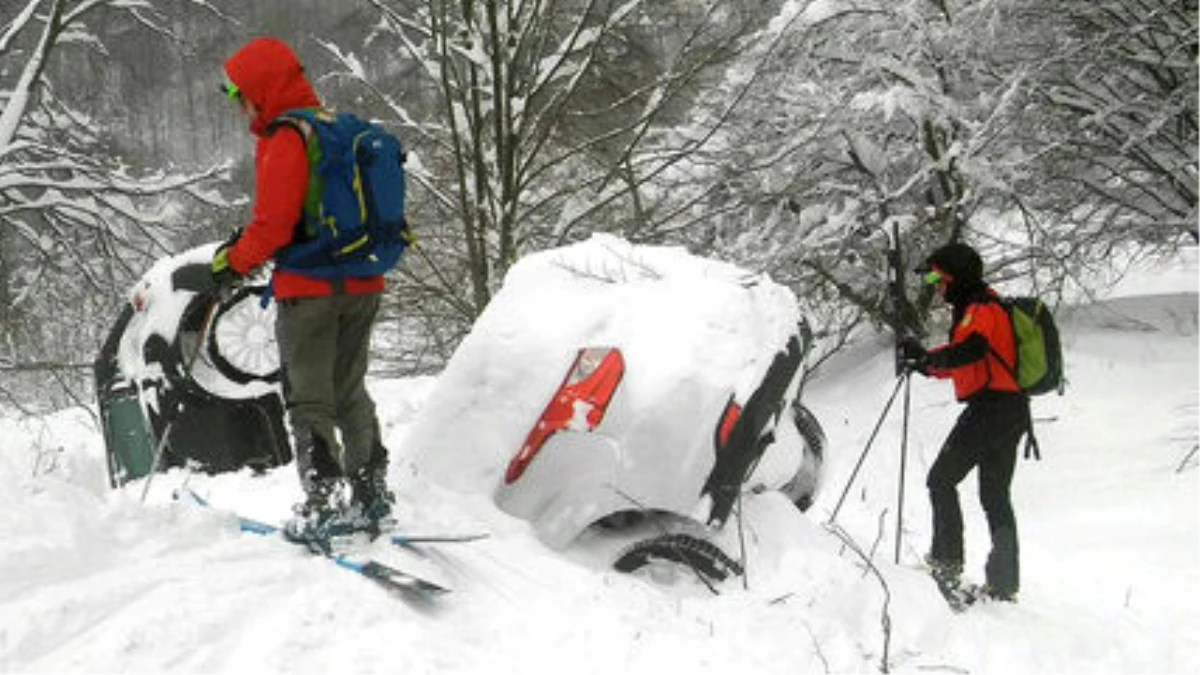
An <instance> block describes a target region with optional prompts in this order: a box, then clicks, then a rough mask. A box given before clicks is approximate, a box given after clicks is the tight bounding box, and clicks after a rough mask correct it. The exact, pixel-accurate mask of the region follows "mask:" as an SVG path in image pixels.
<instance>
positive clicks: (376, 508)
mask: <svg viewBox="0 0 1200 675" xmlns="http://www.w3.org/2000/svg"><path fill="white" fill-rule="evenodd" d="M350 494H351V503H352V505H353V506H352V510H353V511H355V513H356V515H357V522H356V523H355V524H356V526H357V527H358V528H360V529H362V530H365V531H366V532H367V533H368V534H369V535H370V536H371V538H372V539H374V538H375V537H378V536H379V534H380V533H381V532H383V531H384V530H385V529H387V528H388V527H391V526H392V524H394V522H395V521H394V519H393V518H392V505H393V504H395V503H396V495H394V494H393V493H392V491H391V490H389V489H388V485H387V469H386V468H385V467H370V466H365V467H363V468H361V469H359V470H358V471H356V472H355V473H354V475H353V476H351V477H350Z"/></svg>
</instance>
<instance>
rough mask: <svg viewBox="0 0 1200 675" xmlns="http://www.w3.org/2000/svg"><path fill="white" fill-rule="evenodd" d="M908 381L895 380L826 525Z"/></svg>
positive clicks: (902, 377) (840, 502) (830, 520)
mask: <svg viewBox="0 0 1200 675" xmlns="http://www.w3.org/2000/svg"><path fill="white" fill-rule="evenodd" d="M907 379H908V372H907V371H906V372H904V373H903V374H902V375H900V376H899V377H897V378H896V387H895V388H894V389H892V395H891V397H889V398H888V401H887V405H885V406H884V407H883V412H882V413H880V415H879V420H878V421H876V422H875V429H874V430H873V431H871V437H870V438H869V439H867V445H866V447H864V448H863V451H862V454H861V455H859V457H858V463H857V464H855V465H854V471H852V472H850V479H849V480H847V481H846V487H845V488H844V489H843V490H842V496H841V497H838V501H837V505H836V506H834V507H833V513H831V514H830V515H829V520H828V521H826V523H828V524H833V521H834V520H836V519H837V514H838V511H840V510H841V509H842V502H844V501H845V500H846V495H847V494H848V493H849V492H850V486H851V485H853V484H854V479H855V478H856V477H857V476H858V470H859V469H861V468H862V465H863V460H865V459H866V458H867V453H868V452H869V451H870V450H871V445H872V444H873V443H874V442H875V437H876V436H877V435H879V428H880V427H882V426H883V421H884V420H885V419H887V414H888V411H889V410H891V409H892V403H893V402H895V400H896V394H898V393H900V385H901V384H904V382H905V381H906V380H907Z"/></svg>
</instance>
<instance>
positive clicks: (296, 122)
mask: <svg viewBox="0 0 1200 675" xmlns="http://www.w3.org/2000/svg"><path fill="white" fill-rule="evenodd" d="M279 127H289V128H292V129H295V130H296V132H297V133H299V134H300V138H301V140H303V141H304V145H305V146H307V145H308V141H309V140H310V139H311V138H312V135H313V132H314V130H313V128H312V124H309V122H308V120H306V119H303V118H300V117H295V116H292V115H288V114H287V113H284V114H282V115H280V116H279V117H276V118H275V119H273V120H271V123H270V124H268V125H267V132H266V133H267V135H268V136H270V135H271V134H274V133H275V130H276V129H278V128H279Z"/></svg>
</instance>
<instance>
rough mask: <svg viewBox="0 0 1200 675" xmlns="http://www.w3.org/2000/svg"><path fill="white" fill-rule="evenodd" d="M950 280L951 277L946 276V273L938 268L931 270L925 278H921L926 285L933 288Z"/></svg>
mask: <svg viewBox="0 0 1200 675" xmlns="http://www.w3.org/2000/svg"><path fill="white" fill-rule="evenodd" d="M949 278H950V275H948V274H946V273H945V272H943V271H941V270H939V269H937V268H934V269H931V270H929V271H928V272H926V273H925V275H924V276H922V277H921V279H923V280H924V281H925V283H927V284H929V285H930V286H933V285H934V284H939V283H941V282H942V281H943V280H945V279H949Z"/></svg>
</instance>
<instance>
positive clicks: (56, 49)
mask: <svg viewBox="0 0 1200 675" xmlns="http://www.w3.org/2000/svg"><path fill="white" fill-rule="evenodd" d="M196 2H197V4H200V5H203V4H204V3H203V2H202V0H196ZM160 4H161V3H160ZM113 13H123V14H124V15H125V16H127V17H128V18H129V20H131V21H135V22H138V23H140V24H142V25H143V26H144V27H145V29H146V30H152V31H160V32H166V31H167V30H168V29H167V26H168V25H169V23H170V22H169V21H168V17H166V16H165V15H163V14H161V13H160V8H159V7H156V6H155V4H153V3H151V2H147V1H138V0H24V1H23V2H22V3H17V6H14V5H13V4H12V3H9V4H6V5H5V8H4V9H3V10H0V103H2V104H3V112H0V370H4V371H8V372H10V373H15V372H29V371H36V372H39V373H42V374H44V373H47V372H48V373H51V374H54V375H56V376H61V374H63V373H70V374H72V376H80V375H86V374H87V368H88V367H90V359H91V357H92V355H93V354H94V352H95V350H96V348H97V346H98V345H99V343H100V339H101V336H100V332H101V331H103V330H105V329H106V328H107V326H108V324H109V320H108V317H107V312H108V311H109V310H111V308H112V307H113V305H114V303H115V300H116V294H115V293H114V291H116V289H123V288H127V287H128V286H129V284H130V281H131V280H132V279H133V278H135V277H136V275H137V274H140V273H141V272H142V271H143V270H144V269H145V267H146V266H147V263H148V262H149V261H151V260H153V259H155V258H157V257H159V256H161V255H162V254H163V253H164V252H167V251H171V250H174V249H175V248H176V247H177V245H178V243H179V240H178V239H177V238H176V237H177V235H179V234H180V228H181V226H182V225H184V224H185V223H182V222H180V219H179V218H178V217H176V216H177V210H178V208H179V204H180V202H179V201H178V197H179V196H180V195H187V196H188V197H190V198H193V199H200V200H202V201H204V200H209V199H210V198H211V197H210V195H208V194H206V193H205V192H203V190H202V187H203V186H204V184H205V182H206V181H207V180H209V179H211V178H213V177H214V176H216V175H217V174H219V173H220V172H221V171H222V170H223V168H222V167H215V168H213V169H211V170H209V171H204V172H200V173H198V174H187V175H181V174H175V173H170V172H163V171H155V172H146V171H139V170H138V168H137V167H133V166H130V165H129V164H128V163H127V162H126V161H125V160H123V158H122V157H120V156H118V154H117V153H116V152H115V151H114V147H115V146H114V145H113V144H112V143H111V139H110V138H108V137H106V134H105V129H104V126H103V124H102V122H101V121H98V120H97V119H95V118H94V117H92V115H91V114H90V111H89V110H87V109H82V108H80V107H78V106H77V105H76V104H75V103H73V102H72V101H71V99H70V95H69V88H66V87H59V86H57V84H56V82H54V81H53V79H52V78H51V77H50V75H49V73H50V72H51V69H50V66H51V64H52V63H53V61H54V60H55V59H69V58H71V56H72V53H73V52H76V53H75V54H74V55H75V56H76V57H77V58H78V53H77V51H76V50H90V51H91V52H92V53H95V54H100V55H103V54H104V53H105V44H104V38H103V35H100V34H98V33H97V32H96V31H94V30H92V29H91V28H90V25H91V24H90V21H92V20H94V19H98V18H100V17H101V16H102V15H108V16H112V14H113ZM46 317H53V321H48V320H46ZM65 325H70V326H72V328H71V329H70V330H64V328H63V326H65ZM5 381H6V382H10V381H12V380H11V379H10V378H9V377H7V376H6V377H5ZM3 393H10V392H7V391H6V392H3Z"/></svg>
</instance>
